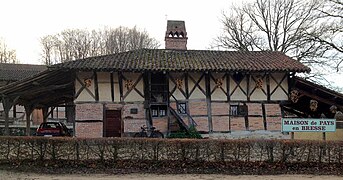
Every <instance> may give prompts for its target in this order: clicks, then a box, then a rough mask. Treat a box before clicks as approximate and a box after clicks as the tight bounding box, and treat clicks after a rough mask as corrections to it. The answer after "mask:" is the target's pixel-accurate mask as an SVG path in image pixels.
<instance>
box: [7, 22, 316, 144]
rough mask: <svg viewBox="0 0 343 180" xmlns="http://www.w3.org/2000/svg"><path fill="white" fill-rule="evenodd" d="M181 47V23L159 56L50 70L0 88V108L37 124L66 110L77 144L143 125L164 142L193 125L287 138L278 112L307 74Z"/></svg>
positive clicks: (279, 60)
mask: <svg viewBox="0 0 343 180" xmlns="http://www.w3.org/2000/svg"><path fill="white" fill-rule="evenodd" d="M187 39H188V37H187V32H186V27H185V23H184V22H183V21H168V24H167V31H166V34H165V43H166V45H165V47H166V48H165V49H139V50H133V51H128V52H122V53H117V54H111V55H104V56H96V57H89V58H85V59H79V60H75V61H69V62H65V63H61V64H56V65H53V66H50V67H49V69H48V70H47V71H45V72H42V73H40V74H39V75H37V76H35V77H33V78H30V79H26V80H24V81H19V82H16V83H12V84H9V85H7V86H5V87H3V88H0V93H1V96H2V102H3V104H4V106H5V107H7V108H10V107H11V105H13V104H21V105H24V106H25V109H27V111H28V112H30V111H31V110H32V109H34V108H42V109H43V113H44V114H45V116H44V117H46V115H47V114H48V108H49V107H53V106H61V105H62V106H65V107H66V108H67V112H68V113H67V114H68V119H71V121H72V122H73V125H74V133H75V136H77V137H123V136H131V135H133V133H135V132H138V131H140V127H141V126H142V125H147V126H155V127H156V128H157V129H158V130H160V131H161V132H163V133H165V134H168V133H170V132H172V131H176V130H178V129H185V130H187V129H188V128H189V127H190V126H193V125H194V126H196V128H197V130H198V131H200V132H201V133H203V134H213V133H221V134H227V135H230V134H231V135H232V134H235V133H236V134H238V135H242V134H240V133H239V132H245V133H243V134H247V133H246V132H248V133H251V132H257V131H259V132H266V134H267V136H269V137H271V138H283V137H284V136H287V135H284V134H282V133H281V132H280V130H281V117H282V116H283V114H284V113H283V110H282V106H281V105H283V104H288V102H290V92H291V90H292V89H291V88H292V86H291V85H293V84H294V83H292V82H294V77H295V74H296V73H303V72H309V71H310V69H309V68H308V67H306V66H304V65H303V64H301V63H299V62H298V61H295V60H293V59H291V58H290V57H288V56H286V55H284V54H282V53H280V52H270V51H259V52H238V51H212V50H187ZM28 126H29V124H28ZM237 132H238V133H237Z"/></svg>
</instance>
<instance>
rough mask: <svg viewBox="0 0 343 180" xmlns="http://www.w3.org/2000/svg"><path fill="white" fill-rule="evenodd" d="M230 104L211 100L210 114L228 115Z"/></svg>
mask: <svg viewBox="0 0 343 180" xmlns="http://www.w3.org/2000/svg"><path fill="white" fill-rule="evenodd" d="M229 109H230V105H229V103H224V102H212V103H211V111H212V116H215V115H229V112H230V111H229Z"/></svg>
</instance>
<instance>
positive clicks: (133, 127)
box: [124, 119, 146, 133]
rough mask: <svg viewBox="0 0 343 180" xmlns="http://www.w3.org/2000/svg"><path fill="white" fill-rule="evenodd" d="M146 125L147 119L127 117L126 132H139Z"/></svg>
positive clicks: (125, 122)
mask: <svg viewBox="0 0 343 180" xmlns="http://www.w3.org/2000/svg"><path fill="white" fill-rule="evenodd" d="M143 125H144V126H146V120H145V119H125V121H124V132H125V133H128V132H129V133H130V132H139V131H140V130H141V127H142V126H143Z"/></svg>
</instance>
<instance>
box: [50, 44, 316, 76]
mask: <svg viewBox="0 0 343 180" xmlns="http://www.w3.org/2000/svg"><path fill="white" fill-rule="evenodd" d="M50 68H57V69H75V70H85V71H87V70H97V71H163V70H165V71H267V72H272V71H283V72H309V71H310V68H308V67H306V66H305V65H303V64H302V63H300V62H298V61H296V60H293V59H291V58H290V57H288V56H286V55H284V54H282V53H280V52H270V51H254V52H238V51H211V50H166V49H140V50H134V51H128V52H123V53H117V54H111V55H105V56H97V57H90V58H86V59H79V60H76V61H69V62H65V63H61V64H56V65H53V66H50Z"/></svg>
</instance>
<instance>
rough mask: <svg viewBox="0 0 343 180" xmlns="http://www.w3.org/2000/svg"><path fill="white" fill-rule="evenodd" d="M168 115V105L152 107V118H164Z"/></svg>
mask: <svg viewBox="0 0 343 180" xmlns="http://www.w3.org/2000/svg"><path fill="white" fill-rule="evenodd" d="M166 115H167V106H166V105H154V106H151V116H152V117H164V116H166Z"/></svg>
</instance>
